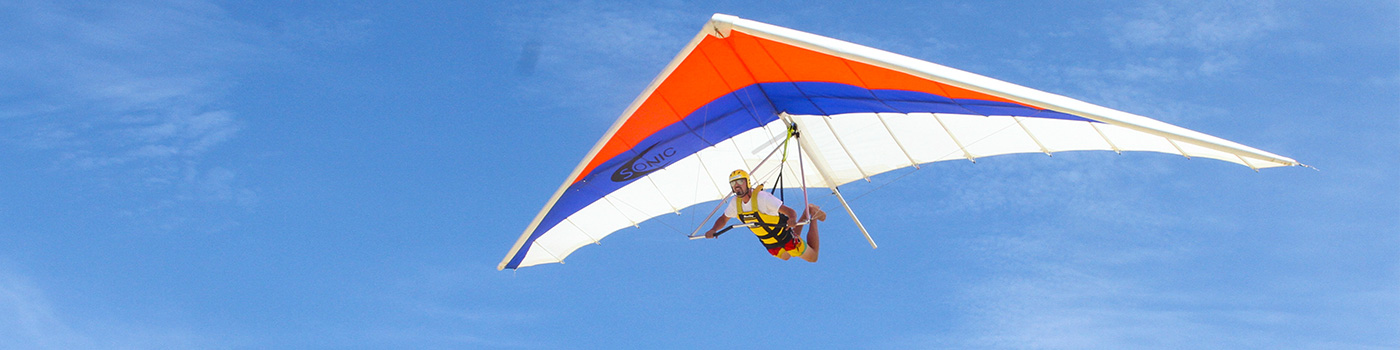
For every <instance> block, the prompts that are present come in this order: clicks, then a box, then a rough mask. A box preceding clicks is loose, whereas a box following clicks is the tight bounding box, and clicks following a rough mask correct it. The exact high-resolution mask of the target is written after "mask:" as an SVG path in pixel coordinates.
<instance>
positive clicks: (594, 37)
mask: <svg viewBox="0 0 1400 350" xmlns="http://www.w3.org/2000/svg"><path fill="white" fill-rule="evenodd" d="M516 7H517V8H518V10H516V11H512V12H513V13H516V14H519V17H512V18H506V19H503V20H502V26H503V27H504V28H506V29H507V30H509V31H510V33H511V36H512V37H513V39H514V40H516V41H518V42H519V45H520V62H521V64H520V67H517V72H518V73H521V74H524V73H526V72H528V73H529V74H530V75H532V76H534V77H539V79H532V80H528V81H527V83H525V84H522V85H520V88H521V89H524V90H525V93H526V94H529V95H531V96H549V97H550V98H556V99H559V101H558V103H559V105H565V106H597V107H600V108H601V107H618V106H619V105H621V106H623V107H625V106H626V104H627V103H630V102H631V100H632V98H634V97H636V95H637V93H638V92H640V91H641V90H642V89H643V88H645V87H646V84H647V83H649V82H651V80H652V78H654V77H655V76H656V75H657V74H658V73H660V71H661V69H662V68H663V67H665V66H666V64H667V63H669V62H670V60H671V58H673V57H675V55H676V53H677V52H679V51H680V49H682V48H683V47H684V45H685V44H686V43H688V42H690V39H691V38H692V37H693V36H694V35H695V34H696V33H698V32H699V30H700V26H701V25H702V24H704V23H705V21H706V20H708V17H704V16H696V15H695V14H694V13H689V12H686V11H682V10H679V9H668V8H667V6H621V5H617V4H613V3H607V2H601V3H598V2H584V3H581V4H574V3H571V5H569V6H559V5H558V4H555V3H554V2H551V1H526V2H521V3H518V4H517V5H516ZM621 112H622V111H621V108H616V110H614V111H609V112H606V113H603V112H600V115H606V116H607V118H611V117H616V115H617V113H621Z"/></svg>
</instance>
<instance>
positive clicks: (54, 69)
mask: <svg viewBox="0 0 1400 350" xmlns="http://www.w3.org/2000/svg"><path fill="white" fill-rule="evenodd" d="M3 7H4V10H5V11H0V12H4V14H3V15H0V18H3V21H4V22H6V23H7V25H6V26H5V29H0V32H3V35H5V37H6V38H7V42H8V44H7V45H5V46H4V47H0V78H3V80H4V81H5V82H6V83H4V84H3V85H0V91H4V92H7V94H6V95H9V96H8V97H7V98H6V99H4V100H0V123H3V125H5V128H4V131H3V134H4V136H5V137H4V139H5V140H6V141H4V143H3V144H0V147H5V148H10V149H11V150H13V151H18V152H30V153H39V154H44V155H46V156H47V157H49V159H51V160H52V161H53V162H54V164H55V165H57V168H58V169H66V170H67V171H77V172H82V173H83V174H84V176H86V177H91V178H98V179H105V180H99V182H105V183H122V184H140V185H138V186H137V187H141V188H145V189H146V190H147V191H148V192H145V193H142V194H143V195H149V196H152V197H154V198H156V200H157V201H160V200H166V199H171V198H178V197H183V198H197V199H198V200H201V201H208V200H214V201H223V202H226V203H231V204H235V205H246V204H250V203H252V202H251V201H248V200H238V199H236V197H238V196H234V195H225V193H224V192H225V191H199V190H198V189H199V188H204V187H207V186H203V185H200V184H199V183H198V182H200V181H205V182H208V181H211V180H210V179H214V178H220V179H224V180H217V181H225V185H227V186H236V185H235V184H233V183H232V182H228V181H227V179H231V178H233V176H232V174H230V173H229V172H230V170H228V169H226V168H218V167H211V166H209V165H207V164H206V162H205V157H204V156H205V155H206V154H207V153H208V152H209V151H210V150H211V149H214V148H216V147H219V146H220V145H223V144H224V143H225V142H226V141H228V140H230V139H231V138H233V137H234V136H235V135H237V134H238V132H239V131H240V130H241V129H242V128H243V127H244V126H243V125H244V123H243V122H242V121H240V120H239V118H238V114H237V112H236V111H234V110H231V109H229V108H228V107H227V104H226V103H225V102H224V98H225V95H226V90H227V89H228V88H229V87H230V86H231V85H232V84H235V83H236V82H235V81H234V79H233V78H232V76H233V75H234V74H235V73H236V72H235V71H233V69H234V68H233V67H237V66H238V65H241V64H246V63H249V62H252V61H253V60H256V57H258V56H259V55H260V54H261V53H260V49H259V48H258V45H257V42H258V41H260V40H263V39H261V38H262V37H263V36H264V34H262V33H260V32H259V31H257V30H255V29H252V28H251V27H249V26H245V25H242V24H241V23H238V22H237V21H234V20H232V19H230V18H229V17H228V16H227V14H225V13H224V12H223V11H222V10H221V9H220V8H218V7H217V6H214V5H211V4H208V3H205V2H199V1H190V2H121V3H111V4H108V3H92V4H69V3H49V2H21V3H17V4H7V5H3ZM220 169H222V170H220ZM187 189H195V190H193V191H190V190H187ZM230 191H233V192H243V191H248V190H246V189H236V190H233V189H231V190H230ZM245 197H247V196H245Z"/></svg>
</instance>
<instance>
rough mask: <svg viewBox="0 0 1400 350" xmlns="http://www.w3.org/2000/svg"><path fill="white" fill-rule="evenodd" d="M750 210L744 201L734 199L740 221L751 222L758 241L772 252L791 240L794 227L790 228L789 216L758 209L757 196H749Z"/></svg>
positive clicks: (750, 227)
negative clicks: (745, 206) (767, 212)
mask: <svg viewBox="0 0 1400 350" xmlns="http://www.w3.org/2000/svg"><path fill="white" fill-rule="evenodd" d="M749 202H750V203H751V205H749V210H744V202H743V201H741V200H739V199H738V198H735V199H734V206H735V210H736V211H737V212H738V213H739V218H738V219H739V221H743V222H744V223H746V224H749V225H750V226H749V230H752V231H753V234H754V235H756V236H758V241H759V242H762V243H763V247H764V248H768V250H769V251H770V252H772V251H775V250H776V249H782V248H783V247H784V246H786V245H787V244H788V241H791V240H792V238H793V236H792V229H790V228H788V226H787V222H788V216H787V215H783V214H782V213H778V215H776V216H775V215H768V214H764V213H763V212H760V211H758V198H757V196H752V197H749Z"/></svg>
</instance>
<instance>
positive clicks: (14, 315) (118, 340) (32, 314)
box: [0, 268, 223, 349]
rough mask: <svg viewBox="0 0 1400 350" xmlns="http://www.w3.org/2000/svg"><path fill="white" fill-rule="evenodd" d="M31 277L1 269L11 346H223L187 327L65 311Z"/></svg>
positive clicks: (0, 314) (2, 309)
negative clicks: (110, 319) (100, 317)
mask: <svg viewBox="0 0 1400 350" xmlns="http://www.w3.org/2000/svg"><path fill="white" fill-rule="evenodd" d="M63 309H64V308H62V307H59V306H56V305H55V304H54V303H53V302H52V301H51V300H50V299H49V297H48V295H47V294H46V293H45V292H44V290H43V289H42V288H40V287H39V286H37V285H36V284H35V283H34V282H33V281H31V280H30V279H28V278H26V277H24V276H22V275H19V274H16V273H14V272H13V271H12V270H9V269H5V268H0V344H4V345H5V347H6V348H7V349H153V348H162V349H163V348H187V349H188V348H201V349H213V348H223V346H220V345H217V344H214V343H213V342H212V341H211V339H208V338H206V337H203V336H199V335H196V334H193V333H191V332H189V331H186V330H179V329H172V328H163V327H151V326H148V325H141V324H136V323H133V322H127V321H120V322H110V321H105V320H101V319H97V318H93V317H91V316H90V315H80V314H73V313H65V312H63V311H61V310H63Z"/></svg>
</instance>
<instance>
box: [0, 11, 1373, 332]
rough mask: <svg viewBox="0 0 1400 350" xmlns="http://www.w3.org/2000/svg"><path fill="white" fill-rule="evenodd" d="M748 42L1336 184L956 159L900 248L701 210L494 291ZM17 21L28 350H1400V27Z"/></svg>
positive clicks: (1083, 159)
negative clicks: (608, 136) (698, 61)
mask: <svg viewBox="0 0 1400 350" xmlns="http://www.w3.org/2000/svg"><path fill="white" fill-rule="evenodd" d="M716 12H720V13H727V14H732V15H737V16H740V17H743V18H748V19H754V20H758V21H762V22H767V23H772V24H776V25H780V26H785V27H790V28H794V29H798V30H803V31H808V32H812V33H816V34H820V35H825V36H830V37H835V38H838V39H843V40H847V41H852V42H856V43H860V44H864V45H867V46H872V47H876V48H880V49H885V50H889V51H893V52H897V53H901V54H905V55H909V56H912V57H916V58H920V59H924V60H928V61H932V62H936V63H940V64H944V65H948V66H951V67H955V68H959V69H963V70H968V71H971V72H975V73H979V74H983V75H988V76H991V77H994V78H998V79H1002V80H1006V81H1010V82H1013V83H1018V84H1021V85H1026V86H1030V87H1035V88H1038V89H1042V90H1046V91H1050V92H1054V93H1059V94H1064V95H1067V96H1070V97H1074V98H1078V99H1081V100H1085V101H1088V102H1091V103H1097V104H1101V105H1105V106H1108V107H1112V108H1117V109H1120V110H1124V111H1128V112H1133V113H1137V114H1142V115H1147V116H1151V117H1153V118H1157V119H1160V120H1163V121H1167V122H1170V123H1174V124H1177V125H1181V126H1184V127H1187V128H1191V129H1194V130H1198V131H1202V132H1205V133H1208V134H1212V135H1216V136H1220V137H1223V138H1226V139H1230V140H1233V141H1237V142H1240V143H1243V144H1247V145H1250V146H1254V147H1258V148H1260V149H1263V150H1267V151H1270V152H1274V153H1278V154H1281V155H1285V156H1289V157H1293V158H1295V159H1298V160H1299V161H1302V162H1304V163H1307V164H1310V165H1313V166H1316V167H1317V168H1319V169H1321V170H1320V171H1313V170H1310V169H1304V168H1286V169H1266V170H1264V171H1262V172H1259V173H1256V172H1254V171H1251V170H1249V169H1248V168H1245V167H1241V166H1238V165H1233V164H1228V163H1224V162H1218V161H1211V160H1205V159H1194V160H1187V159H1184V158H1182V157H1177V156H1170V155H1164V154H1143V153H1128V154H1124V155H1116V154H1113V153H1110V152H1103V153H1065V154H1056V155H1055V156H1054V157H1045V156H1043V155H1018V156H1002V157H992V158H984V159H981V160H979V161H978V162H977V163H976V164H972V163H967V162H943V163H936V164H933V165H929V166H925V167H923V169H922V170H918V171H908V172H898V171H897V172H893V173H890V174H886V175H882V176H878V177H876V178H874V179H873V180H874V181H872V182H871V183H868V184H865V183H856V184H852V185H850V186H848V187H846V188H843V191H845V193H847V194H850V196H851V198H853V200H852V202H853V203H852V204H853V205H854V206H855V207H856V210H858V213H859V214H860V215H861V218H862V220H863V221H864V222H865V223H866V225H867V226H868V227H869V228H870V230H871V234H872V235H873V236H874V238H875V240H876V241H877V242H879V243H880V244H881V248H880V249H874V250H872V249H870V247H869V246H868V245H866V243H865V242H864V238H863V237H861V235H860V234H859V233H858V232H857V231H855V228H854V226H853V225H851V224H849V221H847V218H848V217H847V216H846V215H844V214H839V213H836V215H833V220H831V221H829V223H828V224H827V225H825V226H823V230H822V232H823V233H824V234H823V236H822V238H823V239H822V242H823V245H822V247H823V249H822V252H823V253H822V260H821V262H820V263H817V264H806V263H798V262H780V261H777V260H776V259H772V258H770V257H767V256H766V255H765V254H764V252H763V251H762V250H761V248H760V247H759V245H758V244H757V243H755V242H753V241H752V240H748V239H740V238H742V237H734V238H732V239H720V240H713V241H688V240H685V239H684V238H683V236H684V235H685V233H688V232H682V231H688V230H689V229H691V228H693V227H695V226H696V225H698V224H699V221H700V219H701V218H702V217H703V215H704V214H705V213H704V212H706V211H708V209H709V207H710V206H709V205H701V207H704V208H698V209H699V210H689V211H685V212H683V213H682V215H679V216H674V217H665V218H659V219H655V220H652V221H648V222H646V223H643V224H642V225H641V228H640V229H629V230H624V231H620V232H618V233H616V234H614V235H612V236H609V237H608V238H607V239H605V240H604V241H603V242H602V245H600V246H590V247H585V248H583V249H581V250H580V251H578V252H576V253H575V254H574V255H572V256H570V257H569V259H568V261H569V262H568V264H564V265H558V264H555V265H545V266H539V267H532V268H526V269H523V270H520V271H518V272H511V271H496V269H495V267H496V264H497V263H498V262H499V261H500V259H501V258H502V257H503V256H504V254H505V253H506V252H507V250H509V248H510V247H511V244H513V243H514V242H515V240H516V238H517V237H518V236H519V235H520V232H521V231H522V230H523V229H524V228H525V226H526V225H527V224H529V221H530V220H531V219H532V218H533V217H534V215H535V214H536V213H537V212H538V211H539V210H540V208H541V207H542V206H543V205H544V204H545V202H546V201H547V200H548V199H549V196H550V195H551V194H552V193H553V192H554V191H555V190H556V189H557V188H558V186H559V184H560V183H561V182H562V181H563V180H564V178H565V177H566V176H567V175H568V173H569V172H570V171H571V170H572V169H573V167H574V166H575V165H576V164H577V163H578V161H579V160H580V159H581V158H582V157H583V156H584V155H585V153H586V152H587V151H588V149H589V148H590V147H591V146H592V145H593V144H594V143H595V142H596V141H597V139H598V138H599V137H600V136H601V135H602V134H603V132H604V131H606V129H607V128H608V127H609V126H610V125H611V124H612V122H613V120H614V119H615V118H616V117H617V115H618V114H620V113H621V112H622V110H623V109H625V108H626V106H627V104H628V103H630V102H631V100H632V99H633V98H634V97H635V96H636V95H637V94H638V93H640V92H641V91H642V90H643V89H644V88H645V86H646V84H647V83H649V82H650V80H651V79H652V78H653V77H654V76H655V75H656V74H657V73H658V72H659V71H660V70H661V69H662V67H664V66H665V65H666V63H667V62H669V61H670V60H671V58H673V57H674V55H675V53H676V52H677V51H678V50H680V49H681V48H682V47H683V46H684V45H685V44H686V42H687V41H688V40H689V39H690V38H691V37H692V36H693V35H695V33H697V32H698V30H699V28H700V27H701V25H702V24H703V23H704V22H705V21H706V20H707V19H708V18H709V16H710V15H711V14H713V13H716ZM0 23H4V24H3V25H0V38H3V39H2V40H3V43H4V45H0V160H3V163H2V164H3V165H4V166H0V184H2V185H0V345H3V346H0V347H3V348H17V349H94V348H101V349H115V348H124V349H161V348H182V349H183V348H201V349H247V348H252V349H315V348H327V349H358V348H370V349H384V348H410V349H425V348H427V349H432V348H447V349H460V348H502V349H515V348H522V349H533V348H548V349H557V348H753V347H759V346H774V344H785V345H790V346H801V347H809V348H872V349H908V348H971V349H1120V348H1140V349H1141V348H1164V349H1180V348H1237V349H1250V348H1259V349H1275V348H1298V349H1318V348H1352V349H1371V348H1375V349H1394V348H1396V347H1400V332H1397V329H1400V186H1397V185H1396V180H1398V179H1400V175H1397V174H1400V115H1398V114H1397V110H1400V39H1397V38H1400V2H1396V1H1333V2H1319V1H1257V2H1254V1H1252V2H1239V1H1152V2H1106V1H1084V2H1074V3H1072V4H1065V3H1063V2H1044V3H1040V2H1036V3H1023V2H1015V1H990V2H989V1H968V2H956V1H911V2H907V3H904V2H880V3H871V4H865V3H860V4H857V3H856V2H832V3H824V4H823V3H817V4H811V3H810V2H809V1H791V2H772V3H762V4H755V3H754V2H751V1H707V2H677V1H656V2H653V1H646V2H642V1H638V2H630V3H629V2H621V1H619V2H545V1H521V2H513V3H507V2H449V1H441V2H414V3H393V4H384V3H380V2H356V1H343V2H342V1H336V2H314V3H307V2H298V3H295V4H291V5H288V4H282V3H273V4H269V3H260V2H203V1H151V2H148V1H128V2H119V3H113V4H105V3H90V2H88V3H85V2H67V1H59V2H49V1H18V2H10V1H7V2H3V3H0ZM721 175H723V174H716V176H721ZM815 201H816V202H817V203H818V204H823V205H837V204H836V202H835V200H834V199H833V198H831V197H829V196H824V195H819V196H816V197H815ZM696 211H700V212H701V213H698V214H697V213H695V212H696ZM725 238H730V237H725Z"/></svg>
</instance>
